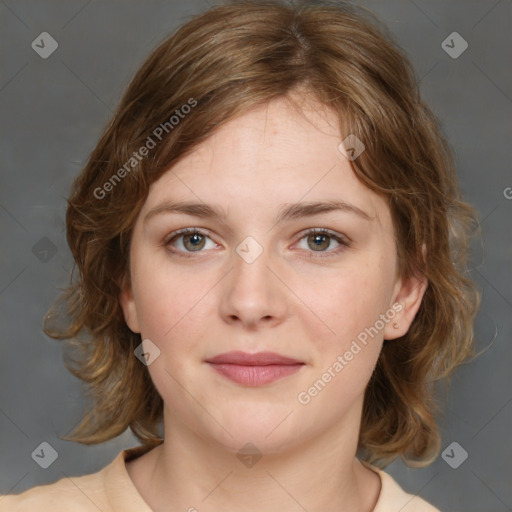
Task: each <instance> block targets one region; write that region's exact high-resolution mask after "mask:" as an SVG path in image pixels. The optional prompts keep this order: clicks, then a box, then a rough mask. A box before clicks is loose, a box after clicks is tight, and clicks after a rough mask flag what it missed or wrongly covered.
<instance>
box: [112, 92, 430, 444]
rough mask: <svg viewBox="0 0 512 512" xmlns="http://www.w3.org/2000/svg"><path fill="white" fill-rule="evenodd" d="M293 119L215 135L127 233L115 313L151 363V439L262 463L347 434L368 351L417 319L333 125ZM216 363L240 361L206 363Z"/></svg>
mask: <svg viewBox="0 0 512 512" xmlns="http://www.w3.org/2000/svg"><path fill="white" fill-rule="evenodd" d="M297 101H299V102H300V100H299V99H297ZM302 107H303V112H302V114H301V113H299V112H297V111H296V110H295V109H294V108H293V107H291V106H290V104H289V103H288V102H287V101H286V100H284V99H279V100H274V101H272V102H270V103H269V104H268V105H267V106H263V107H261V108H257V109H254V110H251V111H249V112H247V113H245V114H244V115H242V116H240V117H238V118H236V119H235V120H232V121H230V122H229V123H227V124H225V125H224V126H223V127H222V128H220V129H219V130H218V131H217V132H215V133H214V134H213V135H212V136H211V137H210V138H209V139H208V140H206V141H205V142H204V143H202V144H201V145H199V146H197V148H196V149H195V151H194V152H193V153H191V154H190V155H188V156H186V157H185V158H183V159H182V160H181V161H180V162H179V163H177V164H176V165H175V166H173V167H172V168H171V169H169V170H168V171H167V172H166V173H165V174H163V175H162V176H161V178H160V179H159V180H158V181H156V182H155V183H153V184H152V186H151V188H150V192H149V195H148V198H147V201H146V203H145V205H144V207H143V208H142V210H141V212H140V215H139V217H138V219H137V222H136V224H135V227H134V231H133V236H132V241H131V253H130V257H131V266H130V277H131V283H130V284H128V285H126V286H125V288H124V290H123V292H122V294H121V297H120V299H121V304H122V307H123V311H124V314H125V318H126V321H127V323H128V326H129V327H130V328H131V329H132V330H133V331H134V332H138V333H141V337H142V339H143V340H151V343H148V342H147V341H146V342H145V349H146V351H147V352H150V353H151V352H153V354H155V353H156V352H155V350H156V349H155V347H157V348H158V350H159V351H160V354H159V355H158V357H156V358H155V359H154V362H152V363H150V364H149V366H148V370H149V372H150V375H151V378H152V380H153V382H154V384H155V386H156V388H157V389H158V391H159V393H160V395H161V396H162V398H163V401H164V409H165V422H166V423H165V429H166V432H167V429H169V428H171V429H172V428H173V426H176V428H178V426H180V428H185V429H188V430H189V431H191V432H194V433H196V434H197V435H199V436H201V437H202V438H203V439H207V440H213V441H216V442H218V443H220V444H221V445H222V446H224V447H226V448H228V449H231V450H233V451H236V450H239V449H240V447H241V446H243V445H244V444H246V443H247V442H250V443H253V444H254V445H256V446H257V447H258V449H260V450H261V451H262V452H267V453H272V452H278V451H280V450H283V449H285V448H287V447H292V446H293V445H298V444H299V443H301V442H306V441H308V440H309V439H313V438H314V437H316V436H318V435H320V434H322V433H328V432H337V435H338V436H339V432H340V431H341V429H343V428H347V429H352V431H353V432H357V429H358V426H359V421H360V415H361V407H362V401H363V396H364V391H365V387H366V385H367V383H368V381H369V379H370V377H371V374H372V372H373V369H374V367H375V364H376V362H377V359H378V356H379V353H380V350H381V347H382V343H383V340H384V339H392V338H396V337H398V336H402V335H403V334H405V332H406V331H407V328H408V327H409V324H410V322H411V321H412V319H413V317H414V314H415V312H416V310H417V308H418V306H419V302H420V301H421V295H422V293H423V291H424V288H422V286H421V285H420V284H419V283H418V282H414V281H411V280H408V281H405V280H403V279H401V278H400V277H399V276H398V275H397V259H396V248H395V240H394V233H393V224H392V219H391V215H390V211H389V208H388V206H387V204H386V202H385V200H384V199H383V198H382V197H379V196H378V195H376V194H375V193H373V192H372V191H370V190H369V189H368V188H366V187H365V186H364V185H362V184H361V183H360V182H359V181H358V180H357V179H356V177H355V175H354V172H353V170H352V168H351V163H350V161H349V159H348V158H347V156H346V153H345V154H344V153H342V152H340V150H339V149H338V146H339V144H340V142H341V140H342V136H341V134H340V132H339V128H338V124H339V123H338V120H337V117H336V116H335V114H334V113H333V112H331V111H329V110H327V109H326V108H324V107H321V106H319V105H317V104H314V103H313V102H312V101H311V100H308V102H307V104H306V103H304V104H302ZM177 203H180V204H181V208H177V207H176V205H177ZM185 203H187V204H188V203H194V204H198V205H199V207H198V206H196V207H193V206H190V205H189V206H188V207H187V206H185ZM313 203H319V204H317V205H316V206H315V205H314V204H313ZM326 205H327V206H326ZM333 205H334V206H333ZM207 207H209V208H207ZM215 212H216V213H217V215H214V214H213V213H215ZM185 229H186V230H187V232H185V233H183V232H182V230H185ZM393 324H395V327H393ZM396 325H398V328H396ZM230 352H238V353H239V352H243V353H245V358H246V359H245V360H242V361H240V360H236V359H233V358H232V359H229V357H228V356H221V357H220V360H218V361H217V364H215V362H212V359H213V358H214V357H216V356H219V355H222V354H226V353H230ZM262 352H272V353H273V354H274V356H269V357H270V358H267V359H265V360H259V359H257V357H256V356H255V355H258V354H260V355H261V353H262ZM276 354H277V355H280V356H283V357H286V358H290V359H292V360H293V361H283V360H279V359H276V358H275V357H276ZM267 356H268V355H267ZM150 357H151V356H150ZM269 362H271V363H274V364H271V365H267V363H269ZM293 362H294V364H291V363H293ZM234 363H237V364H234ZM249 364H252V365H255V366H253V367H252V368H248V366H247V365H249Z"/></svg>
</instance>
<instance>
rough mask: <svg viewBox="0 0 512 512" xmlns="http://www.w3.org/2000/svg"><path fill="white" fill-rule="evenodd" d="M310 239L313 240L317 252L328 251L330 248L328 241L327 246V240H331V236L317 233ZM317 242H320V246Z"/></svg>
mask: <svg viewBox="0 0 512 512" xmlns="http://www.w3.org/2000/svg"><path fill="white" fill-rule="evenodd" d="M309 238H310V239H311V238H312V239H313V243H314V247H315V248H316V249H315V250H317V249H326V248H327V247H329V242H328V241H327V244H325V240H326V239H328V238H329V235H324V234H322V233H316V234H314V235H310V237H309ZM322 241H323V242H324V244H323V246H321V244H322ZM317 242H320V244H318V243H317Z"/></svg>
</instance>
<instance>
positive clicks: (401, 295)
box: [384, 277, 428, 340]
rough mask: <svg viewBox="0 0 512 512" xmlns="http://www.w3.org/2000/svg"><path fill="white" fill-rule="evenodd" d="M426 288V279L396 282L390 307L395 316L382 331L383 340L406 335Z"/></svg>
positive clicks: (415, 278)
mask: <svg viewBox="0 0 512 512" xmlns="http://www.w3.org/2000/svg"><path fill="white" fill-rule="evenodd" d="M427 286H428V280H427V278H426V277H408V278H406V279H403V278H400V279H399V280H398V282H397V286H396V290H395V299H394V301H393V306H392V309H393V310H394V311H395V315H394V317H393V318H392V319H391V321H390V322H389V323H388V324H387V325H386V328H385V329H384V339H385V340H394V339H396V338H400V337H402V336H404V335H405V334H406V333H407V331H408V330H409V327H410V326H411V324H412V321H413V320H414V317H415V316H416V313H417V312H418V310H419V308H420V305H421V301H422V300H423V296H424V295H425V291H426V290H427Z"/></svg>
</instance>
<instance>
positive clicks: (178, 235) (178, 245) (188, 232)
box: [164, 228, 216, 257]
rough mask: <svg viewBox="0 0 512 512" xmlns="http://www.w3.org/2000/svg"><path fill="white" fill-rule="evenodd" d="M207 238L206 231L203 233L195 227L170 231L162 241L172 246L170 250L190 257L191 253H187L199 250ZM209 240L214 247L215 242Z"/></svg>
mask: <svg viewBox="0 0 512 512" xmlns="http://www.w3.org/2000/svg"><path fill="white" fill-rule="evenodd" d="M209 238H210V237H209V236H208V234H207V233H203V232H201V231H199V230H198V229H196V228H186V229H180V230H179V231H176V232H175V233H172V234H171V235H170V237H169V238H167V239H166V241H165V242H164V243H165V245H166V246H167V247H169V246H170V247H172V248H171V249H170V250H171V251H172V252H174V253H178V254H179V255H180V256H185V257H190V256H191V255H190V254H187V253H193V252H201V251H202V249H203V248H204V247H205V245H206V240H207V239H209ZM210 241H211V243H212V245H213V246H214V247H215V245H216V244H215V243H214V242H213V241H212V240H211V239H210ZM210 248H213V247H210ZM207 249H208V247H207Z"/></svg>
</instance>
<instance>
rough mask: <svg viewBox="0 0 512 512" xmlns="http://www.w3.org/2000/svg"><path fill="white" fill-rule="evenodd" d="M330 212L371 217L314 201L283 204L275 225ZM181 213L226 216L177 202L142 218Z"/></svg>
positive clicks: (339, 205) (346, 205)
mask: <svg viewBox="0 0 512 512" xmlns="http://www.w3.org/2000/svg"><path fill="white" fill-rule="evenodd" d="M332 211H342V212H346V213H352V214H355V215H357V216H359V217H361V218H362V219H364V220H368V221H370V220H372V219H373V217H371V216H370V215H368V213H366V212H365V211H363V210H361V208H358V207H357V206H355V205H353V204H351V203H347V202H345V201H316V202H303V203H293V204H287V203H285V204H283V205H281V207H280V208H279V212H278V214H277V218H276V223H278V224H279V223H282V222H285V221H290V220H294V219H300V218H302V217H310V216H313V215H320V214H322V213H329V212H332ZM172 213H181V214H185V215H191V216H193V217H200V218H212V219H221V220H224V219H225V218H226V217H227V215H226V213H225V211H224V210H223V209H222V208H221V207H220V206H218V205H209V204H206V203H193V202H187V201H178V202H165V203H162V204H159V205H158V206H155V207H154V208H152V209H151V210H150V211H149V212H148V213H147V214H146V216H145V217H144V223H147V222H148V221H149V220H150V219H152V218H153V217H155V216H157V215H162V214H172Z"/></svg>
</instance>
